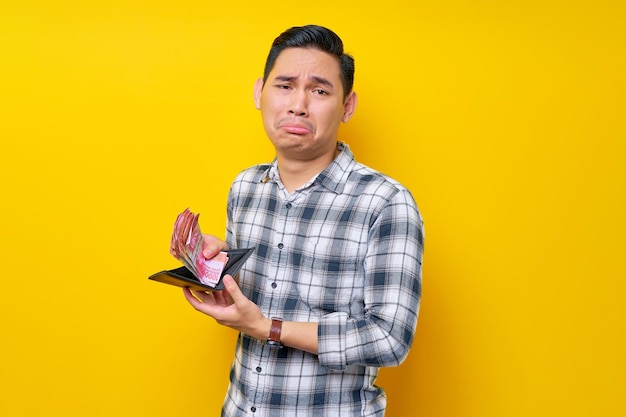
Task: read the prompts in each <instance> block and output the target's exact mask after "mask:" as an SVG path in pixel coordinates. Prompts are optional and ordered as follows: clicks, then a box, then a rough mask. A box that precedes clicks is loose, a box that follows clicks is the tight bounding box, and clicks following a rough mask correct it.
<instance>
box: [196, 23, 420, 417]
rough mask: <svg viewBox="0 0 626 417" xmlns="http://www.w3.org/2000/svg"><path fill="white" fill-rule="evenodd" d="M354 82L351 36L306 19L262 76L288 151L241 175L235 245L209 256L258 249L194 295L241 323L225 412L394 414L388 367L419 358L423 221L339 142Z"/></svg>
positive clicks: (233, 221) (268, 113)
mask: <svg viewBox="0 0 626 417" xmlns="http://www.w3.org/2000/svg"><path fill="white" fill-rule="evenodd" d="M353 77H354V60H353V58H352V57H351V56H349V55H347V54H345V53H344V51H343V43H342V41H341V39H340V38H339V37H338V36H337V35H336V34H335V33H333V32H332V31H330V30H328V29H326V28H323V27H320V26H304V27H294V28H291V29H288V30H287V31H285V32H284V33H282V34H281V35H280V36H279V37H278V38H276V39H275V41H274V43H273V45H272V48H271V50H270V53H269V56H268V59H267V63H266V66H265V72H264V76H263V78H262V79H259V80H258V81H257V82H256V84H255V87H254V100H255V104H256V107H257V108H258V109H260V110H261V115H262V119H263V124H264V127H265V131H266V133H267V136H268V137H269V139H270V141H271V142H272V144H273V145H274V147H275V149H276V158H275V160H274V161H273V162H272V163H271V164H267V165H258V166H254V167H252V168H249V169H247V170H245V171H243V172H242V173H240V174H239V175H238V176H237V178H236V179H235V181H234V182H233V185H232V187H231V190H230V194H229V198H228V225H227V237H226V243H224V242H221V241H219V240H217V239H216V238H214V237H212V236H208V235H207V236H205V242H204V243H205V248H204V255H205V257H207V258H210V257H212V256H214V255H215V254H216V253H217V252H218V251H219V250H220V249H223V248H226V247H233V248H234V247H236V248H245V247H252V246H254V247H255V248H256V251H255V254H254V255H253V256H252V257H251V258H250V259H249V260H248V261H247V262H246V264H245V265H244V267H243V268H242V270H241V271H240V273H239V276H238V282H235V280H234V279H233V278H232V277H230V276H226V277H225V278H224V283H225V285H226V289H225V290H224V291H221V292H220V291H215V292H211V293H192V292H191V291H189V290H188V289H185V290H184V291H185V296H186V298H187V300H188V301H189V302H190V303H191V304H192V305H193V306H194V308H195V309H197V310H198V311H201V312H203V313H205V314H207V315H209V316H211V317H213V318H214V319H215V320H216V321H217V322H218V323H220V324H223V325H226V326H229V327H232V328H233V329H236V330H238V331H240V335H239V338H238V341H237V347H236V353H235V359H234V361H233V364H232V369H231V376H230V386H229V389H228V393H227V395H226V399H225V402H224V406H223V410H222V415H225V416H244V415H246V416H296V415H297V416H298V417H302V416H382V415H384V411H385V405H386V400H385V394H384V391H383V390H382V389H381V388H379V387H377V386H375V385H374V381H375V379H376V376H377V374H378V370H379V368H380V367H383V366H394V365H398V364H400V363H401V362H402V361H403V360H404V358H405V357H406V355H407V354H408V352H409V348H410V346H411V343H412V341H413V335H414V332H415V327H416V324H417V315H418V310H419V301H420V295H421V263H422V252H423V223H422V219H421V217H420V214H419V212H418V209H417V206H416V204H415V202H414V200H413V198H412V196H411V194H410V193H409V191H408V190H407V189H406V188H404V187H403V186H402V185H401V184H399V183H398V182H396V181H394V180H393V179H391V178H388V177H386V176H384V175H383V174H381V173H379V172H376V171H374V170H372V169H370V168H368V167H366V166H363V165H361V164H359V163H357V162H356V161H355V160H354V158H353V155H352V153H351V151H350V149H349V147H348V145H346V144H344V143H341V142H338V138H337V135H338V129H339V126H340V124H341V123H342V122H347V121H348V120H350V118H351V117H352V115H353V113H354V111H355V109H356V105H357V96H356V94H355V92H354V91H352V85H353ZM194 294H195V297H194Z"/></svg>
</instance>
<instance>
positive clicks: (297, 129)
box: [278, 121, 313, 135]
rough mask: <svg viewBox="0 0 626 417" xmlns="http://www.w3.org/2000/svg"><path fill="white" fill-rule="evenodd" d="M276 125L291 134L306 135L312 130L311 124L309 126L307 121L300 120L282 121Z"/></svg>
mask: <svg viewBox="0 0 626 417" xmlns="http://www.w3.org/2000/svg"><path fill="white" fill-rule="evenodd" d="M278 127H279V128H280V129H282V130H283V131H285V132H287V133H290V134H292V135H307V134H309V133H311V132H313V126H310V125H309V124H308V123H302V122H300V121H298V122H293V121H284V122H282V123H279V125H278Z"/></svg>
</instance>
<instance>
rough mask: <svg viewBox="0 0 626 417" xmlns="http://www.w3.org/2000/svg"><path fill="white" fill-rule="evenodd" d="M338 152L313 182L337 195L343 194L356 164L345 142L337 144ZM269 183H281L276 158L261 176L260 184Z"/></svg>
mask: <svg viewBox="0 0 626 417" xmlns="http://www.w3.org/2000/svg"><path fill="white" fill-rule="evenodd" d="M337 150H338V151H339V154H338V155H337V156H336V157H335V159H334V160H333V162H331V163H330V165H328V166H327V167H326V168H325V169H324V170H323V171H322V172H320V173H319V174H318V175H317V177H315V178H314V179H312V181H313V182H315V183H316V184H319V185H321V186H323V187H325V188H327V189H329V190H330V191H333V192H334V193H336V194H341V193H342V192H343V189H344V186H345V183H346V181H347V180H348V176H349V175H350V166H351V165H352V164H353V163H354V155H353V154H352V151H351V150H350V147H349V146H348V144H347V143H344V142H337ZM269 181H272V182H277V183H279V182H280V175H279V173H278V163H277V160H276V158H274V160H273V161H272V163H271V164H270V165H266V169H264V170H263V171H262V172H261V175H260V176H259V182H261V183H267V182H269Z"/></svg>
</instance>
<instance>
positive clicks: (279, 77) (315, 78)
mask: <svg viewBox="0 0 626 417" xmlns="http://www.w3.org/2000/svg"><path fill="white" fill-rule="evenodd" d="M275 79H276V80H277V81H282V82H293V81H296V80H297V79H298V77H296V76H293V75H277V76H276V78H275ZM311 79H312V80H313V81H315V82H316V83H318V84H321V85H325V86H327V87H331V88H332V87H334V85H333V83H331V82H330V81H328V80H327V79H326V78H323V77H318V76H316V75H313V76H311Z"/></svg>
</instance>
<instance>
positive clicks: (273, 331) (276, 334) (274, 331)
mask: <svg viewBox="0 0 626 417" xmlns="http://www.w3.org/2000/svg"><path fill="white" fill-rule="evenodd" d="M282 329H283V320H282V319H280V318H278V317H272V325H271V327H270V337H268V338H267V342H266V343H267V344H268V345H270V346H272V347H277V348H281V347H283V344H282V343H280V332H281V330H282Z"/></svg>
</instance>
